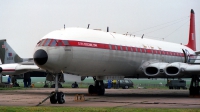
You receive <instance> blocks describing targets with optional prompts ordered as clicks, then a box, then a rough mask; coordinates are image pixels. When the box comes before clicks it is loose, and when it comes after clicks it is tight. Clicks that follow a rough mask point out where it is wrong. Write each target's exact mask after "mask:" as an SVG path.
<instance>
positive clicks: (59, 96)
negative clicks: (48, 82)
mask: <svg viewBox="0 0 200 112" xmlns="http://www.w3.org/2000/svg"><path fill="white" fill-rule="evenodd" d="M51 94H54V95H52V96H51V97H50V102H51V104H56V103H57V102H58V103H59V104H63V103H65V94H64V93H63V92H57V93H55V92H54V91H53V92H51Z"/></svg>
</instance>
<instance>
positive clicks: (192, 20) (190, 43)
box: [186, 9, 196, 51]
mask: <svg viewBox="0 0 200 112" xmlns="http://www.w3.org/2000/svg"><path fill="white" fill-rule="evenodd" d="M186 46H187V47H189V48H191V49H192V50H194V51H196V34H195V16H194V11H193V9H191V14H190V31H189V41H188V44H187V45H186Z"/></svg>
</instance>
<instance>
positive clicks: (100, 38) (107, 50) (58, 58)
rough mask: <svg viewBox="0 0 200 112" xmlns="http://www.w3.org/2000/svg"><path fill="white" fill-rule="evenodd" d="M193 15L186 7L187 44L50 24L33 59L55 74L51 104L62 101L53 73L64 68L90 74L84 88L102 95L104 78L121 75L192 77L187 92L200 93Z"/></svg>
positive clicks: (74, 72) (61, 71) (66, 70)
mask: <svg viewBox="0 0 200 112" xmlns="http://www.w3.org/2000/svg"><path fill="white" fill-rule="evenodd" d="M198 53H199V51H196V35H195V15H194V11H193V9H192V10H191V13H190V31H189V41H188V44H187V45H182V44H176V43H171V42H166V41H159V40H154V39H148V38H141V37H133V36H127V35H122V34H117V33H111V32H108V31H107V32H104V31H98V30H92V29H89V28H88V29H85V28H64V29H61V30H55V31H52V32H50V33H48V34H47V35H45V36H44V37H43V38H41V39H40V40H39V42H38V43H37V44H36V47H35V50H34V54H33V59H34V62H35V64H36V65H37V66H38V67H40V68H41V69H44V70H46V72H48V73H49V74H51V76H52V77H55V91H54V92H52V93H51V96H50V102H51V103H52V104H55V103H59V104H63V103H65V94H64V93H63V92H60V91H58V75H59V74H60V73H69V74H73V75H78V76H92V77H93V79H94V85H90V86H89V87H88V93H89V94H94V93H96V94H98V95H104V94H105V88H104V83H103V80H108V79H109V80H120V79H124V78H192V80H191V86H190V90H189V91H190V95H200V89H199V83H196V82H199V74H200V69H199V68H200V65H199V64H193V63H194V61H195V59H196V54H198Z"/></svg>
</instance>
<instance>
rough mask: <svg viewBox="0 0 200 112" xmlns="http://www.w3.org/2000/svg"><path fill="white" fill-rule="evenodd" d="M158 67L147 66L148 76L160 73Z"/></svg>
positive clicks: (146, 72)
mask: <svg viewBox="0 0 200 112" xmlns="http://www.w3.org/2000/svg"><path fill="white" fill-rule="evenodd" d="M158 71H159V70H158V68H156V67H147V68H146V69H145V74H146V75H148V76H155V75H157V74H158Z"/></svg>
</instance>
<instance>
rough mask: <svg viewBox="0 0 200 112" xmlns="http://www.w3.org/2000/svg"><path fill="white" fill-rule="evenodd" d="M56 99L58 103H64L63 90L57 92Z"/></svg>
mask: <svg viewBox="0 0 200 112" xmlns="http://www.w3.org/2000/svg"><path fill="white" fill-rule="evenodd" d="M57 99H58V103H59V104H63V103H65V94H64V93H63V92H58V93H57Z"/></svg>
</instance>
